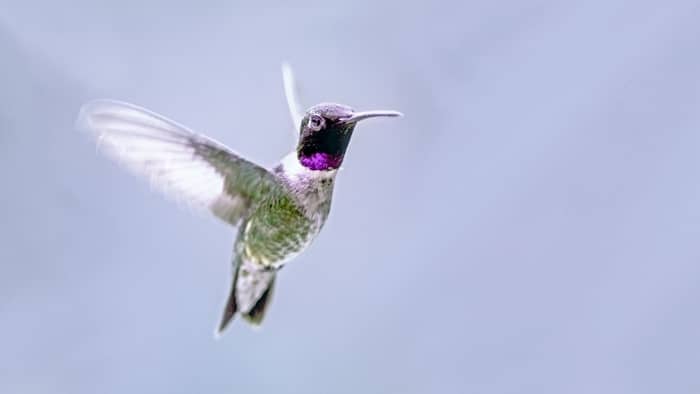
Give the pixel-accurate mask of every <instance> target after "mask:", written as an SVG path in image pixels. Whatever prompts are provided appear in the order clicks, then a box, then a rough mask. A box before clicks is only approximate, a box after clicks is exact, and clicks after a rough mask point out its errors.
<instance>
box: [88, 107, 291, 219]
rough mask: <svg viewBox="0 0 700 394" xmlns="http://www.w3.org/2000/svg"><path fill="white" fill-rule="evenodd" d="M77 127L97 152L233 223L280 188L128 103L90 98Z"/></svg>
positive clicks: (225, 151) (264, 174) (216, 146)
mask: <svg viewBox="0 0 700 394" xmlns="http://www.w3.org/2000/svg"><path fill="white" fill-rule="evenodd" d="M78 127H79V128H80V129H83V130H85V131H87V132H89V133H90V134H93V135H95V136H96V137H97V144H98V149H99V150H101V151H103V152H104V153H106V154H107V155H109V156H110V157H112V158H114V159H116V160H117V161H119V162H121V163H122V164H124V165H125V166H126V167H127V168H128V169H130V170H131V171H132V172H134V173H137V174H141V175H144V176H146V177H148V178H150V180H151V185H153V186H156V187H158V188H160V189H161V190H163V191H164V192H165V193H166V194H167V195H168V196H171V197H174V198H176V199H177V200H180V201H185V202H187V203H189V204H190V205H192V206H195V207H199V208H204V209H208V210H210V211H212V212H213V213H214V214H215V215H216V216H217V217H219V218H220V219H222V220H224V221H226V222H228V223H230V224H232V225H234V226H235V225H236V224H238V222H239V221H240V219H241V217H242V216H243V215H244V213H245V212H246V211H247V209H248V207H249V206H250V205H251V203H252V202H255V201H256V200H257V199H259V198H260V197H261V196H265V195H269V194H270V193H275V192H283V190H282V189H283V186H282V185H281V184H280V183H279V182H278V180H277V177H276V176H275V175H273V174H272V173H270V172H269V171H268V170H266V169H265V168H263V167H260V166H258V165H257V164H254V163H252V162H250V161H248V160H245V159H243V158H241V157H240V156H239V155H237V154H235V153H233V152H232V151H231V150H230V149H229V148H227V147H226V146H224V145H223V144H221V143H219V142H216V141H214V140H212V139H210V138H208V137H206V136H204V135H200V134H196V133H194V132H192V131H191V130H189V129H187V128H186V127H184V126H181V125H179V124H177V123H175V122H173V121H172V120H169V119H167V118H165V117H163V116H160V115H158V114H155V113H153V112H151V111H148V110H146V109H143V108H140V107H138V106H135V105H132V104H128V103H123V102H118V101H112V100H96V101H92V102H89V103H87V104H85V105H84V106H83V107H82V108H81V110H80V115H79V116H78Z"/></svg>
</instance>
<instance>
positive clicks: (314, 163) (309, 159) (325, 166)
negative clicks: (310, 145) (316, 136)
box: [299, 152, 343, 171]
mask: <svg viewBox="0 0 700 394" xmlns="http://www.w3.org/2000/svg"><path fill="white" fill-rule="evenodd" d="M299 162H300V163H301V165H303V166H304V167H306V168H308V169H310V170H314V171H328V170H335V169H337V168H338V167H340V164H341V163H342V162H343V156H334V155H330V154H328V153H323V152H316V153H312V154H311V155H310V156H300V157H299Z"/></svg>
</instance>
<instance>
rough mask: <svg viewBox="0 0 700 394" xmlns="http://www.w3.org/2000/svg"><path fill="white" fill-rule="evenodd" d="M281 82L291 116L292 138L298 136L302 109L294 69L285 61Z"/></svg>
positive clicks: (302, 113) (302, 114) (302, 115)
mask: <svg viewBox="0 0 700 394" xmlns="http://www.w3.org/2000/svg"><path fill="white" fill-rule="evenodd" d="M282 82H284V95H285V97H286V98H287V107H288V108H289V115H290V117H291V118H292V132H293V133H294V138H298V137H299V127H300V125H301V120H302V119H303V118H304V110H303V109H302V108H301V100H299V88H298V86H297V80H296V78H294V71H292V66H290V65H289V63H287V62H284V63H282Z"/></svg>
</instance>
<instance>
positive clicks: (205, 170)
mask: <svg viewBox="0 0 700 394" xmlns="http://www.w3.org/2000/svg"><path fill="white" fill-rule="evenodd" d="M282 70H283V77H284V87H285V93H286V96H287V103H288V106H289V111H290V114H291V116H292V120H293V121H294V123H295V128H298V130H299V134H298V144H297V147H296V149H295V150H294V151H292V152H291V153H289V154H288V155H287V156H285V157H284V158H283V159H282V160H281V161H280V162H279V164H277V165H276V166H274V167H273V168H271V169H266V168H263V167H261V166H259V165H257V164H255V163H253V162H250V161H248V160H246V159H244V158H242V157H241V156H239V155H238V154H236V153H234V152H233V151H232V150H231V149H229V148H227V147H226V146H224V145H223V144H221V143H219V142H217V141H214V140H212V139H211V138H208V137H206V136H204V135H201V134H196V133H194V132H193V131H191V130H190V129H188V128H186V127H184V126H182V125H180V124H178V123H175V122H174V121H172V120H169V119H167V118H165V117H163V116H161V115H158V114H156V113H154V112H151V111H148V110H146V109H144V108H140V107H138V106H135V105H132V104H127V103H124V102H119V101H113V100H96V101H92V102H89V103H87V104H85V105H84V106H83V107H82V108H81V110H80V114H79V116H78V127H79V128H80V129H82V130H86V131H88V132H89V133H91V134H93V135H95V136H96V137H97V143H98V147H99V148H100V150H102V151H103V152H105V153H106V154H108V155H109V156H111V157H112V158H114V159H116V160H118V161H119V162H121V163H123V164H124V165H126V167H127V168H129V169H130V170H132V171H133V172H135V173H137V174H141V175H144V176H146V177H148V178H150V180H151V184H152V185H155V186H158V187H159V188H161V189H163V190H164V191H165V192H166V194H168V195H170V196H172V197H175V198H176V199H179V200H184V201H186V202H187V203H189V204H190V205H193V206H197V207H201V208H204V209H207V210H210V211H211V212H212V213H213V214H214V215H216V216H217V217H218V218H220V219H222V220H224V221H225V222H227V223H229V224H231V225H232V226H235V227H238V231H237V233H238V235H237V238H236V240H235V242H234V248H233V284H232V287H231V293H230V295H229V298H228V301H227V303H226V307H225V309H224V313H223V316H222V318H221V322H220V324H219V326H218V330H217V333H221V332H222V331H223V330H224V329H225V328H226V326H227V325H228V324H229V322H230V321H231V320H232V319H233V317H234V316H235V314H236V313H240V314H241V316H243V318H245V319H246V320H247V321H248V322H250V323H252V324H254V325H258V324H260V323H261V322H262V319H263V317H264V315H265V311H266V309H267V306H268V305H269V303H270V299H271V296H272V290H273V287H274V282H275V277H276V274H277V271H278V270H279V269H280V268H281V267H282V266H283V265H284V264H286V263H287V262H289V261H290V260H292V259H293V258H294V257H296V256H297V255H298V254H299V253H301V252H302V251H303V250H304V249H305V248H306V247H307V246H308V245H309V244H310V243H311V241H312V240H313V239H314V238H315V237H316V235H318V233H319V231H320V230H321V228H322V227H323V225H324V223H325V221H326V218H327V217H328V213H329V211H330V207H331V199H332V195H333V186H334V181H335V177H336V175H337V172H338V169H339V168H340V166H341V164H342V163H343V158H344V157H345V153H346V150H347V148H348V144H349V143H350V138H351V137H352V133H353V130H354V129H355V126H356V125H357V123H358V122H359V121H361V120H364V119H368V118H373V117H380V116H401V113H399V112H396V111H362V112H359V111H355V110H353V109H352V108H350V107H348V106H345V105H341V104H335V103H322V104H318V105H315V106H313V107H311V108H309V109H308V110H306V111H305V112H304V113H301V112H300V111H299V108H300V106H299V100H298V97H297V92H296V86H295V81H294V77H293V74H292V71H291V68H289V66H288V65H286V64H283V69H282Z"/></svg>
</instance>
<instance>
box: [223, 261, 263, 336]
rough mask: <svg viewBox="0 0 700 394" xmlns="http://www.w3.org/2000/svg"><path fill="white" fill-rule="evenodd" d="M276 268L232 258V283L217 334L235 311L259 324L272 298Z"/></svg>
mask: <svg viewBox="0 0 700 394" xmlns="http://www.w3.org/2000/svg"><path fill="white" fill-rule="evenodd" d="M276 274H277V273H276V270H267V269H261V268H260V267H259V266H257V265H256V264H255V263H250V262H247V261H244V260H242V259H241V258H240V257H238V256H237V257H235V258H234V271H233V283H232V285H231V293H230V295H229V297H228V301H227V302H226V308H224V313H223V316H222V317H221V323H220V324H219V329H218V334H221V333H222V332H223V331H224V330H225V329H226V327H227V326H228V325H229V323H230V322H231V320H233V317H234V316H235V314H236V312H239V313H240V314H241V316H243V318H244V319H245V320H247V321H248V323H250V324H252V325H256V326H257V325H260V323H262V320H263V317H265V312H266V310H267V306H268V305H269V303H270V300H271V298H272V291H273V288H274V285H275V276H276Z"/></svg>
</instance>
